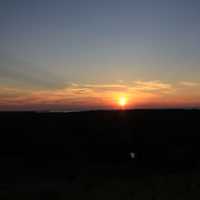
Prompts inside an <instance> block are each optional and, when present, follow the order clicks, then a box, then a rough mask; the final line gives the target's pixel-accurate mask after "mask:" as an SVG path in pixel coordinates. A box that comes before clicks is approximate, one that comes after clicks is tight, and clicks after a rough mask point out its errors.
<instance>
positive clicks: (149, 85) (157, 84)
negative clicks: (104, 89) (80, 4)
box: [134, 80, 172, 91]
mask: <svg viewBox="0 0 200 200" xmlns="http://www.w3.org/2000/svg"><path fill="white" fill-rule="evenodd" d="M134 83H135V85H134V88H135V89H137V90H142V91H157V90H160V91H166V90H167V91H169V90H172V85H171V84H169V83H163V82H161V81H157V80H156V81H135V82H134Z"/></svg>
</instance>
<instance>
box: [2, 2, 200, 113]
mask: <svg viewBox="0 0 200 200" xmlns="http://www.w3.org/2000/svg"><path fill="white" fill-rule="evenodd" d="M199 11H200V1H198V0H152V1H151V0H105V1H104V0H1V1H0V27H1V28H0V109H1V110H13V109H14V110H16V109H17V110H21V109H42V110H43V109H52V110H82V109H83V110H84V109H98V108H111V109H112V108H116V101H117V98H119V96H127V98H128V100H129V105H128V107H129V108H132V107H133V108H134V107H188V106H189V107H199V105H200V92H199V91H200V85H199V84H200V66H199V63H200V37H199V36H200V12H199Z"/></svg>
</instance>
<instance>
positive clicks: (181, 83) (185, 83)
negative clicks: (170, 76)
mask: <svg viewBox="0 0 200 200" xmlns="http://www.w3.org/2000/svg"><path fill="white" fill-rule="evenodd" d="M179 84H180V85H181V86H186V87H196V86H199V83H198V82H191V81H181V82H180V83H179Z"/></svg>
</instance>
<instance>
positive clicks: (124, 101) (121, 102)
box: [118, 96, 127, 108]
mask: <svg viewBox="0 0 200 200" xmlns="http://www.w3.org/2000/svg"><path fill="white" fill-rule="evenodd" d="M118 104H119V106H121V107H122V108H123V107H125V106H126V105H127V98H126V97H124V96H121V97H119V99H118Z"/></svg>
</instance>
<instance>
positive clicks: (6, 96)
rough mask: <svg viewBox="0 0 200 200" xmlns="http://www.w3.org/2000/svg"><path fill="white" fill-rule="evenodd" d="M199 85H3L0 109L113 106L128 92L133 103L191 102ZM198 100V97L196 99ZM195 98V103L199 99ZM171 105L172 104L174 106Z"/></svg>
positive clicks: (134, 83)
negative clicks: (189, 94)
mask: <svg viewBox="0 0 200 200" xmlns="http://www.w3.org/2000/svg"><path fill="white" fill-rule="evenodd" d="M194 86H195V87H196V86H198V84H197V83H193V82H185V81H182V82H181V83H178V84H175V85H172V84H170V83H165V82H162V81H158V80H153V81H134V82H132V83H129V84H128V83H127V84H126V83H124V82H123V83H117V84H79V83H71V84H68V85H67V86H66V87H63V88H60V89H49V90H39V89H38V90H32V89H21V88H15V87H8V86H1V87H0V109H4V108H5V109H7V108H10V109H12V108H19V109H21V108H23V107H28V108H38V109H44V108H48V109H51V108H61V109H62V108H70V107H74V108H84V107H91V106H93V107H98V106H102V107H106V106H108V107H110V106H112V105H113V104H114V103H115V102H116V98H118V97H119V95H121V94H125V95H127V96H128V97H129V99H130V106H131V105H137V104H140V105H146V104H148V105H151V104H153V103H154V104H157V105H160V104H161V103H165V104H170V103H171V104H172V103H174V102H175V103H176V105H177V104H178V102H183V103H185V104H186V103H190V102H194V98H196V99H197V96H198V95H197V92H196V91H197V90H195V92H196V93H195V92H193V95H192V96H190V97H188V95H187V92H188V89H187V88H188V87H194ZM196 101H197V100H196ZM196 101H195V102H196ZM171 104H170V105H171Z"/></svg>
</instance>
